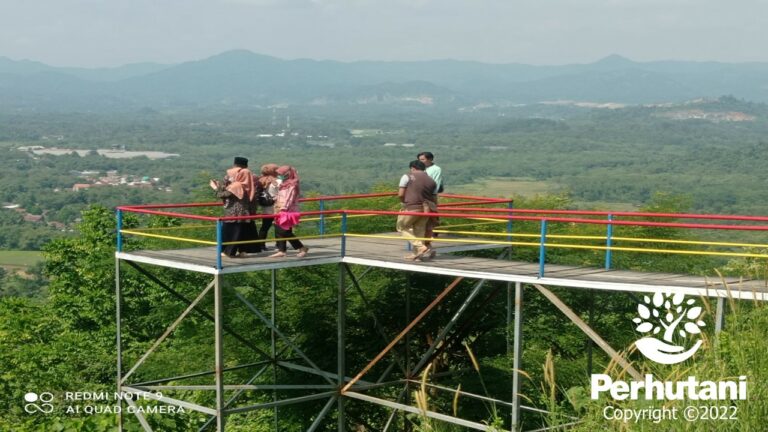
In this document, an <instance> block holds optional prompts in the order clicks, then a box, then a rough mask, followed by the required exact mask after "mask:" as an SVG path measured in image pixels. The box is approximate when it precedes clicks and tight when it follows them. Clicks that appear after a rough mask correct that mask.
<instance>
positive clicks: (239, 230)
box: [221, 222, 248, 257]
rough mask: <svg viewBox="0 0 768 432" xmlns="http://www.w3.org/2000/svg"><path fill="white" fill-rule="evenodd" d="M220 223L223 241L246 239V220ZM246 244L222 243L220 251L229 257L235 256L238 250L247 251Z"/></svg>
mask: <svg viewBox="0 0 768 432" xmlns="http://www.w3.org/2000/svg"><path fill="white" fill-rule="evenodd" d="M222 225H223V226H222V230H221V237H222V239H221V241H222V242H223V243H228V242H239V241H245V240H247V239H246V238H245V236H246V234H247V232H248V223H247V222H225V223H224V224H222ZM247 246H248V245H247V244H234V245H224V247H223V248H222V252H223V253H225V254H227V256H229V257H234V256H237V254H238V253H239V252H247V250H246V249H247Z"/></svg>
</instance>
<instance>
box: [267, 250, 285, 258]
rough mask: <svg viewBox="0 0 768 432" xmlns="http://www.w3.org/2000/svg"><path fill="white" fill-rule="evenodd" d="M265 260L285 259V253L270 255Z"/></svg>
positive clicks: (278, 252)
mask: <svg viewBox="0 0 768 432" xmlns="http://www.w3.org/2000/svg"><path fill="white" fill-rule="evenodd" d="M267 258H285V252H282V251H277V252H275V253H273V254H272V255H270V256H268V257H267Z"/></svg>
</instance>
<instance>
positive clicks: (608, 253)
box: [605, 214, 613, 270]
mask: <svg viewBox="0 0 768 432" xmlns="http://www.w3.org/2000/svg"><path fill="white" fill-rule="evenodd" d="M612 220H613V215H612V214H609V215H608V221H612ZM612 243H613V224H608V225H607V229H606V233H605V269H606V270H610V269H611V244H612Z"/></svg>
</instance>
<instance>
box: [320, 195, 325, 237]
mask: <svg viewBox="0 0 768 432" xmlns="http://www.w3.org/2000/svg"><path fill="white" fill-rule="evenodd" d="M320 211H321V212H323V211H325V201H323V200H320ZM320 235H325V213H320Z"/></svg>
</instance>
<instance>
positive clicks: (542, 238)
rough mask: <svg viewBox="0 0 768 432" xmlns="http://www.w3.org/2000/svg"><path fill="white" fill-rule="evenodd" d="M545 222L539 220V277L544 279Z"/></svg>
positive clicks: (544, 220)
mask: <svg viewBox="0 0 768 432" xmlns="http://www.w3.org/2000/svg"><path fill="white" fill-rule="evenodd" d="M546 243H547V220H546V219H542V220H541V236H540V241H539V277H544V258H545V257H546Z"/></svg>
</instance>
